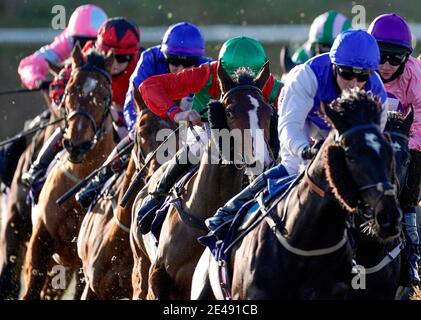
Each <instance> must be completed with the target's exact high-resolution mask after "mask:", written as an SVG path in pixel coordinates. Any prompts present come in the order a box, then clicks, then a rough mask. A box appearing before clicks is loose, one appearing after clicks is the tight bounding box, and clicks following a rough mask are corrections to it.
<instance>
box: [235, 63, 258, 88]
mask: <svg viewBox="0 0 421 320" xmlns="http://www.w3.org/2000/svg"><path fill="white" fill-rule="evenodd" d="M231 78H232V81H234V82H235V84H236V85H254V78H255V74H254V72H253V71H252V70H251V69H250V68H246V67H240V68H238V69H236V70H235V71H234V74H233V75H232V77H231Z"/></svg>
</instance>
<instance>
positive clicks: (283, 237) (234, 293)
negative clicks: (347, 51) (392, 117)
mask: <svg viewBox="0 0 421 320" xmlns="http://www.w3.org/2000/svg"><path fill="white" fill-rule="evenodd" d="M322 110H324V113H325V115H326V119H327V120H328V121H329V122H330V123H331V125H332V127H333V130H331V132H330V133H329V135H328V137H327V138H326V140H325V142H324V143H323V145H322V147H321V149H320V151H319V153H318V155H317V156H316V157H315V158H314V159H313V161H312V162H311V163H310V164H309V165H308V166H307V167H306V170H305V171H304V172H303V173H302V174H301V175H300V176H299V179H297V180H295V181H294V183H293V184H292V185H291V186H290V187H289V190H288V191H287V192H286V193H285V194H283V195H282V196H281V197H279V198H278V199H277V200H273V201H272V202H270V203H269V204H267V205H266V206H265V208H263V209H262V214H261V215H260V216H259V217H257V220H256V222H255V223H254V224H253V225H252V228H250V229H249V230H248V233H247V232H244V233H245V236H244V237H243V238H242V239H239V240H238V241H237V242H236V243H235V245H234V246H233V248H232V249H231V251H230V252H228V253H227V255H228V258H227V261H226V263H227V265H228V266H227V268H228V272H227V273H226V274H225V275H226V276H227V277H228V278H231V279H232V281H230V280H229V279H228V281H227V283H228V284H227V289H226V291H225V292H224V291H222V289H221V286H220V282H219V281H220V280H221V279H220V275H219V271H220V270H218V264H219V265H221V264H222V261H221V262H219V261H216V260H215V258H213V256H212V254H211V253H210V251H209V249H206V251H205V253H204V254H203V255H202V257H201V259H200V261H199V263H198V265H197V268H196V271H195V274H194V280H193V281H194V285H193V288H194V289H195V290H194V291H193V290H192V297H193V298H203V297H209V296H212V294H213V295H214V296H215V297H216V298H218V299H224V298H232V299H344V298H346V296H347V292H348V290H349V286H350V284H351V280H352V279H351V269H352V268H351V267H352V256H353V252H352V248H351V245H350V243H349V241H348V236H347V229H346V223H347V220H348V217H349V215H350V214H357V213H356V210H357V208H358V207H361V206H368V207H369V208H371V210H372V212H373V219H374V224H373V227H372V228H373V231H374V232H375V234H376V236H377V237H378V238H379V239H381V240H383V241H387V240H390V239H394V238H396V237H398V236H399V234H400V231H401V226H400V223H401V219H402V212H401V210H400V208H399V206H398V201H397V197H396V186H395V183H394V178H395V176H394V170H395V167H394V156H393V149H392V146H391V145H390V143H389V141H388V140H387V139H386V138H385V136H384V135H383V134H382V132H381V130H380V127H379V124H380V117H381V104H380V103H379V101H378V99H377V98H374V97H372V95H371V94H367V93H365V92H364V91H363V90H358V89H353V90H351V92H345V93H344V94H343V96H342V97H341V98H338V99H337V100H335V101H334V102H333V103H332V104H331V106H330V107H324V106H322Z"/></svg>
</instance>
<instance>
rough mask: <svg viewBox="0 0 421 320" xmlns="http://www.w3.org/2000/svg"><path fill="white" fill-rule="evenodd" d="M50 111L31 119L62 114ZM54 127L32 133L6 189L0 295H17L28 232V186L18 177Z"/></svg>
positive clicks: (53, 118)
mask: <svg viewBox="0 0 421 320" xmlns="http://www.w3.org/2000/svg"><path fill="white" fill-rule="evenodd" d="M49 111H50V112H49V114H50V116H49V117H46V118H47V119H45V118H44V117H43V115H42V116H41V115H40V116H38V117H37V118H36V119H34V120H33V123H35V125H36V124H38V123H39V124H44V122H45V120H47V121H49V122H50V123H55V121H56V120H57V119H59V118H60V117H61V115H60V114H59V112H58V110H56V109H55V108H51V107H50V105H49ZM56 128H57V124H55V125H51V126H48V127H47V128H45V129H42V130H39V131H38V132H37V133H36V134H35V136H34V137H33V138H32V141H31V143H30V144H29V145H28V146H27V147H26V149H25V151H24V152H23V153H22V155H21V156H20V158H19V161H18V163H17V166H16V170H15V173H14V175H13V180H12V183H11V186H10V190H8V192H7V197H6V205H5V210H4V211H3V210H2V213H1V214H2V219H1V220H2V227H1V234H0V251H1V254H0V299H17V298H18V296H19V291H20V287H21V285H20V283H21V281H20V278H21V271H22V266H23V260H24V257H25V252H26V243H27V242H28V241H29V238H30V235H31V229H32V224H31V205H30V203H29V201H27V196H28V193H29V188H28V186H26V185H25V184H24V183H22V181H21V177H22V174H23V173H24V172H26V171H27V170H28V169H29V167H30V165H31V163H32V162H33V160H34V159H35V158H36V157H37V155H38V152H39V151H40V149H41V147H42V145H43V144H44V143H45V142H46V141H47V139H48V138H49V137H50V135H51V134H52V133H53V132H54V130H55V129H56Z"/></svg>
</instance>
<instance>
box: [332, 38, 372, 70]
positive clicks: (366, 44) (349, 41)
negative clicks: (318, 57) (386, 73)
mask: <svg viewBox="0 0 421 320" xmlns="http://www.w3.org/2000/svg"><path fill="white" fill-rule="evenodd" d="M329 56H330V61H331V62H332V63H333V64H336V65H339V66H345V67H354V68H362V69H368V70H377V69H378V67H379V63H380V50H379V47H378V45H377V42H376V39H375V38H374V37H373V36H372V35H371V34H369V33H368V32H367V31H364V30H347V31H344V32H342V33H341V34H339V35H338V36H337V37H336V39H335V41H334V42H333V45H332V48H331V49H330V53H329Z"/></svg>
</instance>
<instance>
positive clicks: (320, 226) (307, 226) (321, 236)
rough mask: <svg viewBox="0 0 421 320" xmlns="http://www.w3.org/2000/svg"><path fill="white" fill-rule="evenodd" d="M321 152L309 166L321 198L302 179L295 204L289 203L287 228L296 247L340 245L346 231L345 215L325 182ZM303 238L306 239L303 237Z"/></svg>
mask: <svg viewBox="0 0 421 320" xmlns="http://www.w3.org/2000/svg"><path fill="white" fill-rule="evenodd" d="M321 154H322V151H321V152H319V154H318V155H317V156H316V158H315V159H314V162H313V163H312V164H311V165H310V167H309V170H308V175H309V177H311V180H312V181H313V182H314V183H315V184H316V185H317V186H318V187H320V188H322V189H323V190H325V191H326V192H325V195H324V197H321V195H319V194H318V193H316V192H315V191H314V190H313V188H312V186H311V184H310V183H309V182H308V180H306V178H304V179H303V180H302V181H301V182H300V183H299V185H298V186H297V187H296V188H295V191H294V192H295V199H296V201H297V202H298V203H297V202H296V203H291V201H293V200H292V199H293V197H291V200H290V202H289V208H288V215H287V223H286V228H287V230H288V234H289V239H290V242H291V243H294V244H295V245H296V246H297V247H299V248H309V247H310V248H322V247H329V246H332V245H334V244H336V243H337V242H339V241H340V240H341V239H342V237H343V235H344V232H345V227H346V219H347V212H346V211H345V209H343V208H342V207H341V206H340V204H339V202H338V201H337V200H336V199H334V198H333V196H332V195H330V194H329V193H328V192H327V191H328V190H329V188H328V182H327V180H326V177H325V173H324V169H323V165H322V157H321ZM303 235H305V236H303Z"/></svg>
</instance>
